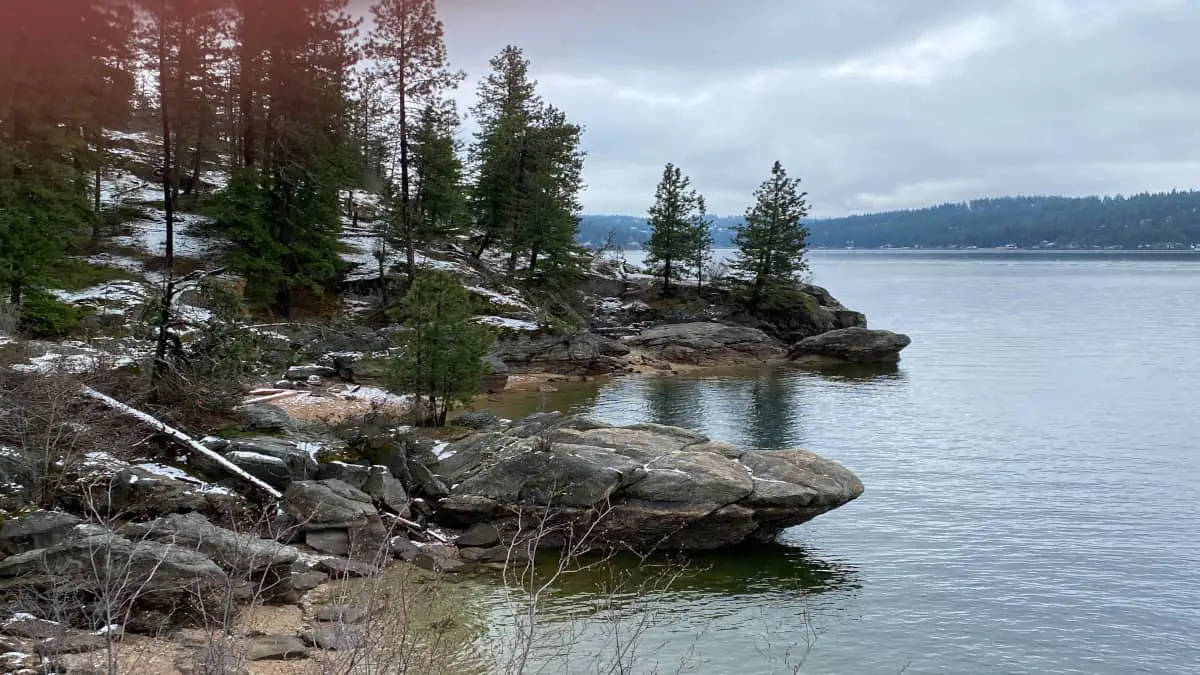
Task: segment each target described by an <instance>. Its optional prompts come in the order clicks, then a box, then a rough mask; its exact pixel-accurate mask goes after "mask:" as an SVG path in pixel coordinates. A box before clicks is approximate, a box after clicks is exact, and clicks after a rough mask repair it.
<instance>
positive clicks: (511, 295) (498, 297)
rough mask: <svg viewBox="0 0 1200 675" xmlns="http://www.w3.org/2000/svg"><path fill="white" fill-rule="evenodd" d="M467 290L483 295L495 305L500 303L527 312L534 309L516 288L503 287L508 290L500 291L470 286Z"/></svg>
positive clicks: (502, 305)
mask: <svg viewBox="0 0 1200 675" xmlns="http://www.w3.org/2000/svg"><path fill="white" fill-rule="evenodd" d="M467 290H468V291H471V292H472V293H474V294H476V295H481V296H483V297H485V298H487V299H488V301H489V302H491V303H492V304H493V305H498V306H501V307H516V308H518V309H521V310H524V311H526V312H532V311H533V308H532V307H530V306H529V305H528V304H527V303H526V302H525V301H524V300H521V297H520V294H519V293H518V292H517V290H516V289H515V288H506V289H503V290H505V291H507V292H506V293H501V292H500V291H496V290H492V289H490V288H484V287H483V286H468V287H467Z"/></svg>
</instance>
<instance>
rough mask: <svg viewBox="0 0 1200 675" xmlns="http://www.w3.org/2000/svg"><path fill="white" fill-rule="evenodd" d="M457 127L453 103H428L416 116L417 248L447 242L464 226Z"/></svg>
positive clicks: (411, 146)
mask: <svg viewBox="0 0 1200 675" xmlns="http://www.w3.org/2000/svg"><path fill="white" fill-rule="evenodd" d="M458 125H459V118H458V113H457V112H456V111H455V109H454V105H453V102H451V101H445V102H430V103H427V104H426V105H425V107H424V108H423V109H422V110H421V111H420V113H419V114H418V115H417V119H416V125H415V127H414V129H413V133H412V141H411V143H410V144H409V151H410V157H411V168H412V172H413V182H414V183H415V186H414V187H415V190H414V191H413V195H412V200H413V201H412V213H413V223H412V227H411V229H412V232H413V239H414V240H415V241H416V242H417V244H418V245H428V244H429V243H431V242H433V241H435V240H438V239H447V238H449V237H451V236H453V235H454V234H455V233H457V232H458V231H459V230H460V229H462V227H463V226H464V224H465V223H464V219H465V217H466V201H465V194H464V192H463V162H462V159H461V158H460V157H459V149H460V144H459V142H458V139H456V138H455V132H456V131H457V129H458Z"/></svg>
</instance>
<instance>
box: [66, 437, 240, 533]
mask: <svg viewBox="0 0 1200 675" xmlns="http://www.w3.org/2000/svg"><path fill="white" fill-rule="evenodd" d="M196 454H199V453H196ZM186 476H187V474H184V473H182V472H178V471H176V470H174V469H171V468H170V467H164V466H161V465H156V464H143V465H131V464H129V463H128V462H125V461H123V460H120V459H117V458H116V457H113V456H111V455H107V454H105V453H91V454H89V455H88V456H86V457H84V458H82V459H80V460H78V461H75V462H72V463H70V464H68V465H67V466H66V467H64V471H63V481H62V484H61V487H60V488H59V490H58V493H57V497H58V502H59V504H60V505H61V506H62V507H63V508H64V509H67V510H69V511H73V512H76V513H84V512H91V511H93V510H94V511H95V512H97V513H98V514H100V515H101V516H103V517H113V518H121V519H138V518H150V517H155V516H161V515H163V514H167V513H188V512H192V511H195V512H198V513H202V514H204V515H206V516H212V517H218V518H219V517H225V516H227V515H228V514H230V513H231V512H235V511H237V510H239V509H240V508H242V507H243V506H244V504H245V499H244V498H243V497H241V496H240V495H237V494H236V493H233V492H231V491H229V490H225V489H220V488H215V489H214V487H213V486H211V485H207V484H204V483H203V482H202V481H200V480H198V479H195V480H194V482H192V481H191V480H183V479H182V478H184V477H186Z"/></svg>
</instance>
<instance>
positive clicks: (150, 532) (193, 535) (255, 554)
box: [123, 513, 300, 574]
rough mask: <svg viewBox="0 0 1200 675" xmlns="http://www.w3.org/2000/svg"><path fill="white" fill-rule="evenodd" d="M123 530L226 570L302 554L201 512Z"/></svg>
mask: <svg viewBox="0 0 1200 675" xmlns="http://www.w3.org/2000/svg"><path fill="white" fill-rule="evenodd" d="M123 533H124V534H125V536H127V537H129V538H130V539H139V540H149V541H157V542H160V543H164V544H175V545H177V546H182V547H184V548H187V549H190V550H193V551H198V552H200V553H203V554H204V555H205V556H207V557H209V558H210V559H212V560H213V561H214V562H216V563H217V564H219V565H220V566H221V567H223V568H225V569H226V570H229V571H231V572H238V573H242V574H253V573H258V572H262V571H265V570H267V569H270V568H272V567H279V566H282V565H291V564H292V563H294V562H296V560H297V559H299V557H300V552H299V551H297V550H296V549H294V548H292V547H290V546H285V545H283V544H280V543H279V542H276V541H273V540H270V539H262V538H259V537H256V536H254V535H249V534H239V533H237V532H234V531H232V530H227V529H225V528H223V527H217V526H216V525H213V524H212V523H210V522H208V520H206V519H205V518H204V516H201V515H200V514H198V513H187V514H179V513H174V514H170V515H167V516H164V517H162V518H158V519H155V520H151V521H149V522H144V523H129V524H127V525H126V526H125V528H124V530H123Z"/></svg>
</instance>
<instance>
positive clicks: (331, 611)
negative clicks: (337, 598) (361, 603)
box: [313, 605, 370, 624]
mask: <svg viewBox="0 0 1200 675" xmlns="http://www.w3.org/2000/svg"><path fill="white" fill-rule="evenodd" d="M369 615H370V612H368V611H367V610H365V609H363V608H362V607H343V606H339V605H326V606H324V607H318V608H317V610H316V611H315V612H313V618H314V619H316V620H317V621H320V622H322V623H343V624H356V623H362V622H363V620H365V619H366V618H367V616H369Z"/></svg>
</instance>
